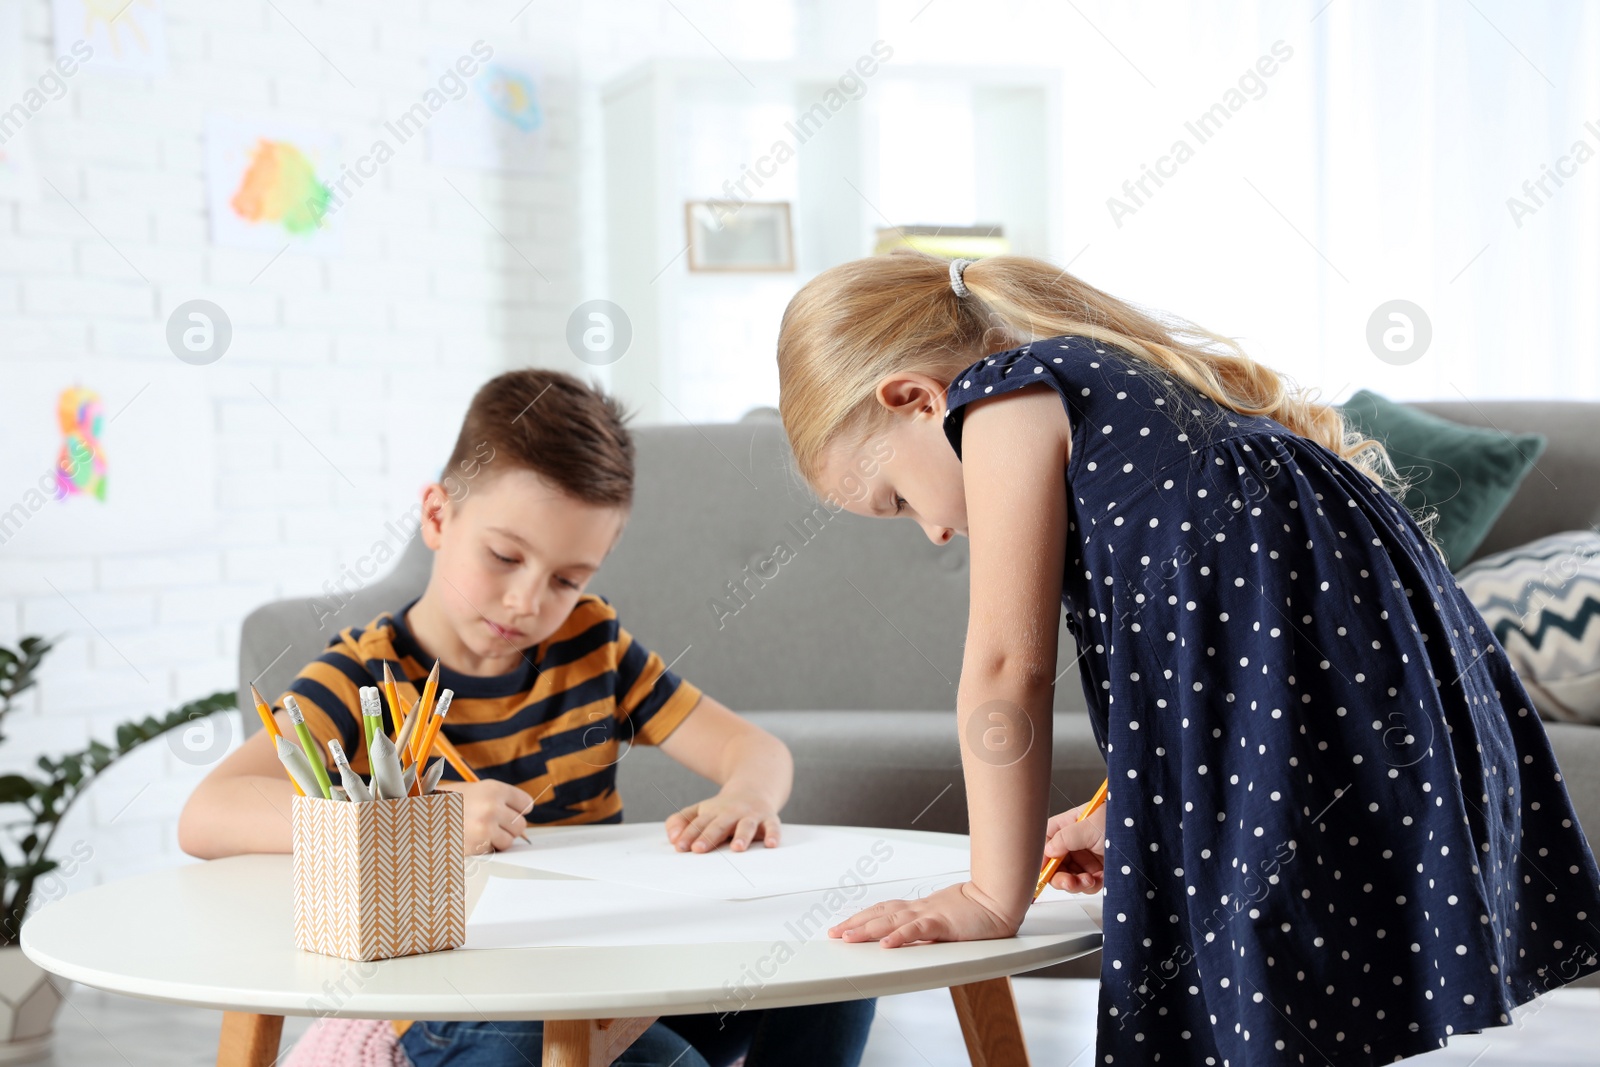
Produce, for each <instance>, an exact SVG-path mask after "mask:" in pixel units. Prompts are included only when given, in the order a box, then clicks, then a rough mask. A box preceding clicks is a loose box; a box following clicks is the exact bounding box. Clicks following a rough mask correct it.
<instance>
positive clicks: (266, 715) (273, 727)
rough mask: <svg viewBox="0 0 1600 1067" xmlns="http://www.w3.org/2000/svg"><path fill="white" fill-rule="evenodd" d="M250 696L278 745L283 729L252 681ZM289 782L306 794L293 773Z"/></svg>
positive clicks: (263, 724)
mask: <svg viewBox="0 0 1600 1067" xmlns="http://www.w3.org/2000/svg"><path fill="white" fill-rule="evenodd" d="M250 696H251V697H252V698H253V699H254V700H255V702H256V714H257V715H259V716H261V725H262V726H264V727H265V728H266V731H267V736H268V737H270V738H272V741H273V744H274V745H276V744H277V741H278V738H279V737H280V736H282V731H280V730H279V729H278V720H277V719H274V718H273V717H272V709H271V708H269V707H267V702H266V701H265V700H262V699H261V690H259V689H257V688H256V686H255V683H254V682H251V683H250ZM285 773H287V772H285ZM289 784H290V785H292V786H294V791H295V792H296V793H297V794H299V795H300V796H305V795H306V791H305V790H304V789H301V788H300V783H299V782H297V781H295V780H294V775H292V774H291V775H289Z"/></svg>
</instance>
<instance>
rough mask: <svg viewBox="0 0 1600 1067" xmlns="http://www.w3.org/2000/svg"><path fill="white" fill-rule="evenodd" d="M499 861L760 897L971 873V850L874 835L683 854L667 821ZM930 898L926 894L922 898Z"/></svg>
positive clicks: (596, 832) (727, 896)
mask: <svg viewBox="0 0 1600 1067" xmlns="http://www.w3.org/2000/svg"><path fill="white" fill-rule="evenodd" d="M494 862H496V863H509V864H513V865H515V866H519V867H528V868H532V869H534V870H541V871H551V872H554V873H556V874H565V875H570V876H572V877H575V878H588V879H592V880H594V881H596V882H601V883H605V884H607V885H622V886H630V887H634V888H636V889H648V890H653V891H665V892H668V893H680V894H684V895H688V896H696V897H711V898H714V899H717V900H752V899H755V898H758V897H770V896H777V895H780V894H787V893H804V892H808V891H811V890H827V889H833V888H838V887H844V888H847V889H853V888H855V887H858V886H861V885H876V884H879V883H883V882H892V881H907V880H919V879H933V878H937V877H940V876H944V875H950V874H956V873H960V872H964V871H966V870H967V867H968V863H969V859H968V852H967V850H966V849H965V848H949V847H946V846H943V845H927V844H922V843H920V842H908V841H898V840H889V839H888V838H885V837H881V836H879V835H877V834H874V833H872V832H871V831H854V830H847V829H841V828H838V827H831V826H804V825H794V826H785V827H784V828H783V831H782V835H781V837H780V843H779V844H778V846H777V847H775V848H768V847H766V846H765V845H763V844H760V843H757V844H753V845H751V846H750V848H749V849H747V850H746V851H744V852H734V851H732V850H731V849H729V848H728V847H727V846H726V845H723V846H721V847H719V848H717V849H715V850H714V851H711V852H698V853H697V852H679V851H678V850H677V849H676V848H674V847H673V846H672V845H671V844H670V843H669V842H668V841H667V834H666V830H665V829H664V828H663V826H662V824H661V823H631V824H628V825H624V826H605V827H596V828H594V829H592V830H579V831H574V832H571V833H562V834H559V835H551V836H546V837H539V836H537V835H536V836H535V838H534V840H533V841H532V842H530V843H527V844H522V843H519V844H518V845H516V846H515V847H513V848H510V849H507V850H505V851H504V852H497V853H495V854H494ZM917 895H919V896H920V895H923V894H917Z"/></svg>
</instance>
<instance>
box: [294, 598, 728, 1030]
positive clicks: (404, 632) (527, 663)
mask: <svg viewBox="0 0 1600 1067" xmlns="http://www.w3.org/2000/svg"><path fill="white" fill-rule="evenodd" d="M419 599H420V598H419ZM415 603H416V600H413V601H411V603H409V604H407V605H406V606H405V607H403V608H401V609H400V611H398V612H395V613H388V612H385V613H384V614H382V615H379V616H378V617H377V618H375V619H373V620H372V621H371V622H369V623H367V624H366V625H365V626H350V627H346V628H345V629H344V630H341V631H340V632H339V635H338V636H337V637H335V638H334V639H333V640H332V641H331V642H329V644H328V648H327V651H325V652H323V654H322V655H320V656H318V657H317V659H316V660H315V661H313V662H312V663H310V664H308V665H307V666H306V667H305V669H303V670H302V671H301V672H300V674H299V675H298V676H297V677H296V678H295V680H294V681H293V682H291V683H290V685H289V688H288V692H290V693H293V694H294V696H295V701H296V702H297V703H298V704H299V705H300V710H301V711H302V712H303V713H304V714H305V720H306V725H307V726H308V727H310V729H311V733H312V735H313V736H314V737H315V738H316V740H317V743H318V744H319V745H320V746H321V748H322V751H323V752H327V750H328V742H329V741H330V740H332V739H334V738H338V740H339V743H340V744H341V745H342V746H343V747H344V750H345V753H346V755H348V756H349V759H350V766H351V768H352V769H353V770H355V771H356V772H357V773H359V774H361V775H363V776H370V775H371V766H370V763H369V761H368V759H367V751H366V746H365V745H364V744H362V743H361V741H360V737H361V734H360V733H359V731H360V725H359V724H360V721H361V719H360V716H361V710H360V709H361V699H360V695H359V689H360V687H361V686H364V685H376V686H379V687H380V691H381V687H382V682H383V665H384V664H385V663H387V664H389V669H390V670H391V671H393V672H394V679H395V688H396V691H397V695H398V697H399V703H400V706H401V707H402V708H403V709H406V710H409V709H410V708H411V705H412V704H413V703H414V702H415V701H416V699H417V697H418V696H419V695H420V694H421V692H422V688H423V685H424V683H425V682H426V681H427V677H428V672H429V671H431V670H432V669H433V657H431V656H429V655H427V654H426V653H424V652H423V650H422V648H421V646H419V645H418V644H417V641H416V638H415V637H414V636H412V633H411V631H410V628H409V627H407V626H406V623H405V616H406V612H407V611H409V610H410V609H411V607H412V605H413V604H415ZM439 688H440V689H441V690H444V689H450V690H452V691H453V693H454V696H453V697H452V699H451V703H450V710H449V714H447V715H446V716H445V720H444V724H443V725H442V726H441V727H440V733H442V734H443V735H444V736H445V737H447V738H448V739H449V740H450V742H451V743H452V744H454V745H455V746H456V748H457V750H458V751H459V752H460V753H461V758H462V759H463V760H465V761H466V763H467V765H468V766H469V767H471V768H472V769H473V771H474V772H475V773H476V774H477V775H478V777H480V778H484V779H488V778H495V779H499V780H500V781H503V782H508V783H510V784H511V785H515V786H518V787H520V788H521V789H522V790H524V791H525V792H527V793H528V794H529V795H530V796H532V797H534V805H533V808H532V809H531V810H530V811H529V812H528V813H527V815H526V816H525V817H526V819H527V820H528V822H529V823H542V824H549V825H556V824H562V823H616V822H621V821H622V798H621V797H620V796H619V795H618V793H617V789H616V764H617V760H618V759H619V758H620V757H621V755H622V751H621V746H622V744H623V743H629V744H636V745H654V744H659V743H660V742H661V741H663V740H665V739H666V737H667V736H668V735H669V734H671V733H672V731H673V730H674V729H676V728H677V726H678V724H679V723H681V722H682V721H683V720H684V718H685V717H686V716H687V715H688V714H689V712H691V711H693V710H694V707H695V705H696V704H697V703H699V700H700V690H699V689H698V688H696V687H695V686H694V685H693V684H692V683H690V682H687V681H685V680H684V679H682V678H680V677H679V676H678V675H676V674H674V673H673V672H672V671H671V670H669V669H668V668H667V666H666V664H665V663H663V662H662V660H661V657H659V656H658V655H656V654H655V653H654V652H650V651H648V650H647V649H645V648H644V646H643V645H641V644H639V642H637V641H635V640H634V639H633V637H632V635H631V634H629V633H628V631H626V630H624V629H623V628H622V627H621V625H620V624H619V623H618V621H617V613H616V611H615V610H614V609H613V608H612V607H611V602H610V601H609V600H607V599H606V598H605V597H603V596H599V595H597V594H592V593H589V594H584V595H583V596H582V597H580V598H579V600H578V602H577V604H576V605H574V606H573V609H572V613H571V614H570V615H568V616H567V619H566V621H565V622H564V623H562V624H561V626H560V627H559V628H558V629H557V630H556V632H555V633H553V634H551V635H550V636H549V637H548V638H546V639H545V640H543V641H541V642H540V643H539V644H538V645H536V646H534V647H533V648H530V649H528V650H526V651H525V652H524V653H523V662H522V664H521V665H520V666H519V667H518V668H517V669H516V670H514V671H512V672H510V673H509V674H501V675H494V676H490V677H483V676H477V675H469V674H460V673H457V672H455V671H452V670H449V669H448V668H446V667H444V666H443V665H442V664H441V665H440V668H439ZM278 707H280V708H281V707H282V701H281V700H280V701H279V702H278ZM383 719H384V721H383V724H384V729H385V730H387V731H388V733H389V736H390V737H391V738H392V737H393V736H394V733H395V721H396V720H395V716H394V714H393V712H392V711H391V710H390V708H389V706H388V702H387V699H385V700H384V717H383ZM400 719H401V720H402V721H403V719H404V715H401V716H400ZM327 762H328V763H329V764H330V765H331V764H332V760H331V759H330V760H328V761H327ZM444 777H445V778H446V779H450V780H454V781H461V776H460V775H459V774H457V773H456V770H455V768H454V767H451V766H449V765H446V766H445V770H444ZM334 781H335V782H337V781H338V778H337V776H336V775H335V776H334ZM410 1025H411V1021H410V1020H405V1019H396V1020H393V1028H394V1032H395V1034H396V1035H399V1034H403V1033H405V1031H406V1029H407V1028H408V1027H409V1026H410Z"/></svg>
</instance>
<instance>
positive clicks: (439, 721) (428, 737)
mask: <svg viewBox="0 0 1600 1067" xmlns="http://www.w3.org/2000/svg"><path fill="white" fill-rule="evenodd" d="M454 696H455V693H453V692H451V691H450V690H448V689H446V690H443V691H442V692H440V694H439V710H438V712H437V713H436V714H435V715H434V716H433V718H431V719H430V720H428V729H427V732H426V733H424V734H423V735H422V744H421V747H420V748H419V750H418V753H417V773H416V777H415V779H414V780H413V781H412V785H411V787H412V789H413V790H415V792H414V793H413V795H414V796H421V795H422V772H423V771H425V770H427V769H428V760H429V758H431V757H432V756H433V743H434V740H435V739H436V738H437V737H438V736H439V730H440V728H442V727H443V726H444V717H445V716H446V715H448V714H449V713H450V700H451V698H452V697H454Z"/></svg>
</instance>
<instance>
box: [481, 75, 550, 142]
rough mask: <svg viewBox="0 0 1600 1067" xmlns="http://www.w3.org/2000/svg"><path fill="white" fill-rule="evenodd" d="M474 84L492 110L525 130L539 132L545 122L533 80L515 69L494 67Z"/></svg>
mask: <svg viewBox="0 0 1600 1067" xmlns="http://www.w3.org/2000/svg"><path fill="white" fill-rule="evenodd" d="M473 85H474V86H475V87H476V88H477V90H478V94H479V95H480V96H482V97H483V101H484V103H485V104H487V105H488V107H489V110H490V111H491V112H492V113H493V114H495V115H497V116H499V117H500V118H502V119H504V120H505V121H506V122H509V123H510V124H511V125H513V126H515V127H516V128H517V129H519V130H522V131H523V132H524V133H527V132H531V131H533V130H537V129H538V128H539V126H540V125H541V124H542V123H543V122H544V112H543V111H542V110H541V109H540V107H539V96H538V91H537V89H536V88H535V87H534V84H533V79H532V78H530V77H529V76H528V75H527V74H525V73H523V72H522V71H520V70H517V69H516V68H514V67H508V66H505V65H503V64H500V63H495V64H493V65H491V66H490V67H489V68H488V69H486V70H485V71H484V72H483V76H482V77H481V78H479V79H478V80H477V81H476V82H474V83H473Z"/></svg>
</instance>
